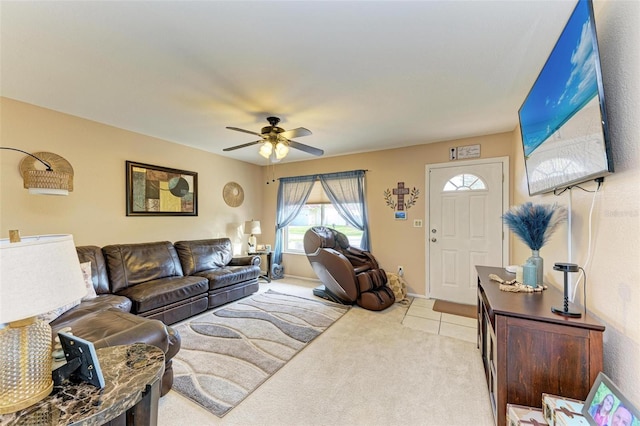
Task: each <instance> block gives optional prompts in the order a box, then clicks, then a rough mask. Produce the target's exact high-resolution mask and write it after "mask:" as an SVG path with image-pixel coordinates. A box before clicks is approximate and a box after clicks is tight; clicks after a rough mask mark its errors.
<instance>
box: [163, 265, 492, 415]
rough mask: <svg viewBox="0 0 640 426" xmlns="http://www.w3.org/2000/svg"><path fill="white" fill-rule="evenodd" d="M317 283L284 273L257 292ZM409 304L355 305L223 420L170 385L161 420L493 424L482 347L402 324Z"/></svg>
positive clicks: (305, 289) (306, 292) (308, 293)
mask: <svg viewBox="0 0 640 426" xmlns="http://www.w3.org/2000/svg"><path fill="white" fill-rule="evenodd" d="M318 285H319V283H318V282H314V281H307V280H298V279H294V278H290V277H286V278H285V279H283V280H274V281H272V282H271V283H268V284H267V283H261V284H260V291H266V290H267V289H273V290H276V291H278V292H281V293H287V294H295V295H299V296H303V297H307V298H313V294H312V290H313V288H314V287H316V286H318ZM407 309H408V307H407V306H405V305H400V304H398V303H395V304H394V305H393V306H391V307H390V308H388V309H385V310H384V311H381V312H373V311H367V310H364V309H362V308H360V307H358V306H354V307H352V308H351V309H350V310H349V312H347V313H346V314H345V315H344V316H343V317H342V318H340V320H339V321H336V322H335V323H334V324H333V325H332V326H331V327H329V329H328V330H326V331H325V332H324V333H322V334H321V335H320V336H318V337H317V338H316V339H315V340H313V341H312V342H311V343H310V344H309V345H307V346H306V347H305V348H304V349H303V350H301V351H300V352H299V353H298V354H297V355H296V356H295V357H293V359H291V361H289V362H288V363H287V364H286V365H285V366H284V367H282V368H281V369H280V370H279V371H278V372H276V373H275V374H274V375H272V376H271V377H270V378H269V379H268V380H267V381H266V382H265V383H263V384H262V385H261V386H259V387H258V389H256V390H255V391H254V392H252V393H251V394H250V395H249V396H248V397H247V398H246V399H245V400H244V401H242V403H241V404H239V405H238V406H237V407H235V408H234V409H233V410H231V411H230V412H229V413H227V415H225V416H224V417H223V418H219V417H217V416H215V415H213V414H211V413H210V412H209V411H207V410H205V409H204V408H202V407H201V406H199V405H197V404H195V403H193V402H192V401H191V400H189V399H187V398H185V397H183V396H182V395H181V394H179V393H177V392H175V391H174V390H172V391H170V392H169V393H168V394H167V395H165V396H164V397H162V398H160V404H159V405H160V407H159V413H158V426H184V425H207V426H252V425H259V426H325V425H326V426H342V425H345V426H347V425H348V426H377V425H380V426H396V425H397V426H414V425H415V426H452V425H455V426H467V425H469V426H485V425H486V426H491V425H493V424H494V423H493V416H492V414H491V403H490V402H489V392H488V391H487V382H486V379H485V375H484V370H483V368H482V360H481V358H480V352H479V351H478V349H477V347H476V344H475V343H469V342H465V341H462V340H457V339H453V338H450V337H444V336H439V335H437V334H432V333H427V332H424V331H420V330H414V329H411V328H409V327H405V326H403V325H402V319H403V318H404V317H405V315H406V312H407ZM209 314H210V312H207V313H206V314H202V315H203V316H204V315H209Z"/></svg>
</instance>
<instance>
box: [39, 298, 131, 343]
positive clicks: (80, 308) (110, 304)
mask: <svg viewBox="0 0 640 426" xmlns="http://www.w3.org/2000/svg"><path fill="white" fill-rule="evenodd" d="M109 309H116V310H118V311H121V312H129V311H130V310H131V300H129V299H128V298H126V297H124V296H116V295H115V294H101V295H98V296H97V297H94V298H93V299H90V300H85V301H83V302H81V303H80V304H79V305H77V306H76V307H75V308H73V309H70V310H68V311H67V312H65V313H64V314H62V315H60V316H59V317H58V318H56V319H54V320H53V321H51V323H50V324H51V327H52V328H58V329H60V328H62V327H66V326H68V325H69V324H71V323H73V322H75V321H79V320H81V319H82V318H83V317H85V316H86V315H88V314H91V313H93V312H102V311H106V310H109ZM81 337H82V336H81Z"/></svg>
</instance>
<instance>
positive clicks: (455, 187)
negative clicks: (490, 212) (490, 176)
mask: <svg viewBox="0 0 640 426" xmlns="http://www.w3.org/2000/svg"><path fill="white" fill-rule="evenodd" d="M483 189H487V185H485V183H484V181H483V180H482V179H480V178H479V177H478V176H476V175H472V174H468V173H463V174H461V175H456V176H454V177H452V178H451V179H449V181H448V182H447V183H446V184H445V185H444V188H442V190H443V191H444V192H449V191H479V190H483Z"/></svg>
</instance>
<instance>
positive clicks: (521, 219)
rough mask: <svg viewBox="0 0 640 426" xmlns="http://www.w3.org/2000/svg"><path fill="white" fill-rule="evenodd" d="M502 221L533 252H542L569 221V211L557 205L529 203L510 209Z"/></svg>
mask: <svg viewBox="0 0 640 426" xmlns="http://www.w3.org/2000/svg"><path fill="white" fill-rule="evenodd" d="M502 220H503V221H504V223H505V225H507V226H508V227H509V229H511V231H513V233H514V234H516V235H517V236H518V237H519V238H520V239H521V240H522V241H523V242H524V243H525V244H526V245H527V246H528V247H529V248H530V249H531V250H540V249H541V248H542V246H544V245H545V244H546V243H547V241H549V238H551V235H552V234H553V233H554V231H555V230H556V228H557V227H558V225H559V224H560V223H562V222H564V221H566V220H567V210H566V209H565V208H564V207H559V206H558V205H557V204H533V203H530V202H529V203H524V204H522V205H520V206H516V207H512V208H510V209H509V211H508V212H506V213H505V214H504V215H502Z"/></svg>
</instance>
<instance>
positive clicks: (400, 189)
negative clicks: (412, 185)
mask: <svg viewBox="0 0 640 426" xmlns="http://www.w3.org/2000/svg"><path fill="white" fill-rule="evenodd" d="M408 193H409V189H408V188H405V187H404V182H398V187H397V188H393V195H397V196H398V210H404V196H405V194H408Z"/></svg>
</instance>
